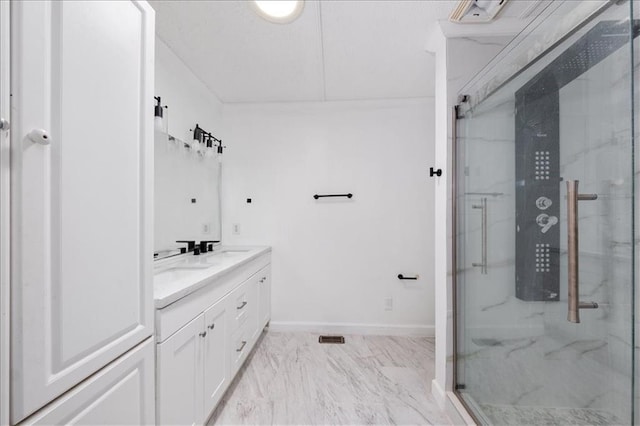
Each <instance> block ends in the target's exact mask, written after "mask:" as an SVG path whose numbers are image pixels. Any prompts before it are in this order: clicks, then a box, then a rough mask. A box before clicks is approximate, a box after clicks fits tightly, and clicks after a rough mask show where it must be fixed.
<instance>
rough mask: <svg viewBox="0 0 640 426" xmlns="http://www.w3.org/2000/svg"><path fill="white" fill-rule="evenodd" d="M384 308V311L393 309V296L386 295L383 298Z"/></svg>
mask: <svg viewBox="0 0 640 426" xmlns="http://www.w3.org/2000/svg"><path fill="white" fill-rule="evenodd" d="M384 310H385V311H393V298H392V297H387V298H386V299H384Z"/></svg>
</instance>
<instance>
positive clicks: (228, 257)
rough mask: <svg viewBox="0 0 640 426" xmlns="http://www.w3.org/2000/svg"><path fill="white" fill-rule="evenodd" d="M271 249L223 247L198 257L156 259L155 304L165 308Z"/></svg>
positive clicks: (158, 307) (154, 270)
mask: <svg viewBox="0 0 640 426" xmlns="http://www.w3.org/2000/svg"><path fill="white" fill-rule="evenodd" d="M270 251H271V247H268V246H222V247H218V248H217V249H216V250H214V251H213V252H209V253H205V254H201V255H199V256H194V255H193V254H184V255H181V256H177V257H175V258H170V259H164V260H158V261H156V262H154V268H153V299H154V301H155V307H156V309H161V308H164V307H166V306H167V305H170V304H171V303H173V302H175V301H177V300H180V299H182V298H183V297H185V296H187V295H189V294H191V293H193V292H194V291H196V290H198V289H200V288H202V287H204V286H206V285H209V284H210V283H211V281H212V280H214V279H216V278H219V277H221V276H223V275H225V274H228V273H229V272H231V271H233V270H235V269H237V268H239V267H240V266H242V265H244V264H246V263H247V262H250V261H251V260H253V259H255V258H257V257H259V256H261V255H263V254H265V253H268V252H270Z"/></svg>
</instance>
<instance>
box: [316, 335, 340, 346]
mask: <svg viewBox="0 0 640 426" xmlns="http://www.w3.org/2000/svg"><path fill="white" fill-rule="evenodd" d="M318 343H339V344H343V343H344V336H320V338H319V339H318Z"/></svg>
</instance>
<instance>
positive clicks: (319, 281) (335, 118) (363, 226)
mask: <svg viewBox="0 0 640 426" xmlns="http://www.w3.org/2000/svg"><path fill="white" fill-rule="evenodd" d="M225 121H226V125H227V131H228V138H227V139H228V145H229V148H228V150H227V153H226V154H225V163H224V165H223V181H224V187H223V218H224V224H223V239H224V242H225V243H227V244H268V245H271V246H273V250H274V251H273V297H272V303H273V314H272V318H273V321H272V325H275V326H280V327H285V328H287V327H294V326H295V327H303V328H308V329H313V328H317V327H320V326H322V325H327V326H328V328H329V329H338V328H340V326H349V327H351V329H354V328H353V327H355V329H354V330H357V331H372V330H373V331H385V332H389V331H393V330H394V329H395V331H396V332H421V333H427V334H431V333H432V332H433V324H434V305H433V268H434V262H433V258H434V246H433V233H434V229H433V228H434V227H433V203H434V201H433V192H434V180H433V179H432V178H429V167H430V166H432V165H433V155H434V152H433V123H434V108H433V99H432V98H425V99H414V100H400V101H358V102H327V103H291V104H242V105H240V104H235V105H234V104H228V105H225ZM344 192H352V193H353V194H354V197H353V199H351V200H347V199H331V200H319V201H316V200H314V199H313V197H312V196H313V194H316V193H344ZM247 198H251V199H252V203H251V204H247V203H246V199H247ZM233 224H239V225H240V231H241V232H240V235H234V234H233V233H232V226H233ZM399 273H403V274H405V275H414V274H419V275H420V279H419V280H418V281H399V280H398V279H397V275H398V274H399ZM386 298H393V310H392V311H386V310H385V299H386ZM360 325H369V326H376V327H377V328H371V327H370V328H362V327H359V326H360ZM342 329H343V330H346V329H345V328H342Z"/></svg>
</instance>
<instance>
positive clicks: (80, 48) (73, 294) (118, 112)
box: [11, 1, 154, 422]
mask: <svg viewBox="0 0 640 426" xmlns="http://www.w3.org/2000/svg"><path fill="white" fill-rule="evenodd" d="M11 9H12V10H11V18H12V22H11V29H12V41H11V42H12V61H13V62H12V73H11V75H12V83H11V84H12V101H11V102H12V121H13V122H12V135H11V138H12V140H11V144H12V158H11V161H12V165H11V166H12V182H11V184H12V190H11V197H12V199H11V208H12V215H11V216H12V217H11V221H12V222H11V227H12V230H11V235H12V260H11V261H12V274H11V279H12V282H11V286H12V288H11V298H12V300H11V303H12V307H11V311H12V345H11V346H12V349H11V350H12V353H11V357H12V365H13V370H12V382H11V386H12V421H13V422H18V421H19V420H21V419H23V418H24V417H25V416H27V415H28V414H30V413H32V412H34V411H35V410H37V409H38V408H40V407H42V406H44V405H45V404H46V403H48V402H49V401H51V400H53V399H54V398H56V397H57V396H59V395H61V394H62V393H63V392H65V391H67V390H69V389H70V388H72V387H73V386H74V385H76V384H78V383H80V382H81V381H82V380H84V379H86V378H87V377H89V376H90V375H91V374H93V373H95V372H96V371H98V370H99V369H100V368H102V367H104V366H105V365H107V364H108V363H110V362H111V361H113V360H115V359H116V358H118V357H119V356H120V355H122V354H123V353H125V352H126V351H127V350H129V349H131V348H132V347H134V346H135V345H137V344H138V343H140V342H142V341H143V340H144V339H145V338H147V337H148V336H150V335H151V334H152V332H153V287H152V285H153V283H152V266H151V261H152V259H153V248H152V245H151V242H152V228H151V225H152V203H151V200H152V198H151V197H152V192H151V186H150V184H151V182H152V178H153V174H152V173H153V162H152V161H153V156H152V149H153V145H152V143H153V141H152V139H151V138H152V136H153V117H152V111H153V108H152V106H153V97H152V96H153V84H154V82H153V67H154V59H153V42H154V13H153V10H152V9H151V8H150V6H149V5H148V4H147V3H146V2H137V1H117V2H99V1H78V2H71V1H53V2H45V1H25V2H12V3H11Z"/></svg>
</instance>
